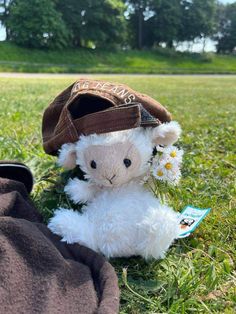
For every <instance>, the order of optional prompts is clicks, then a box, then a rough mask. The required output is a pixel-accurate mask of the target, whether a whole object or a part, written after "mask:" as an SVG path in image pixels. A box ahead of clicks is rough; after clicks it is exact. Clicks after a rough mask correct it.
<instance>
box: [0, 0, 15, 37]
mask: <svg viewBox="0 0 236 314" xmlns="http://www.w3.org/2000/svg"><path fill="white" fill-rule="evenodd" d="M11 2H12V0H0V21H1V23H2V25H3V26H4V27H5V28H6V39H8V38H9V30H8V28H7V25H6V24H7V19H8V18H9V6H10V4H11Z"/></svg>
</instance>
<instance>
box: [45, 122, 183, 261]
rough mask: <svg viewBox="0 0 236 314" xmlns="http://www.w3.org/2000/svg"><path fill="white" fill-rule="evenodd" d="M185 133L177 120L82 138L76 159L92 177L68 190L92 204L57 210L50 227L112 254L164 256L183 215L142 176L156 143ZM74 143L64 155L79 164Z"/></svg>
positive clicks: (76, 198)
mask: <svg viewBox="0 0 236 314" xmlns="http://www.w3.org/2000/svg"><path fill="white" fill-rule="evenodd" d="M179 135H180V127H179V125H178V124H177V123H175V122H171V123H169V124H165V125H161V126H159V127H156V128H153V129H148V130H144V129H142V128H137V129H132V130H126V131H119V132H114V133H109V134H102V135H96V134H94V135H89V136H83V137H81V139H80V140H79V141H78V142H77V143H76V144H74V146H73V147H74V148H73V149H74V158H76V163H77V164H78V165H80V167H81V168H82V170H83V171H84V172H85V173H86V175H87V178H88V181H80V180H78V179H77V178H75V179H73V180H70V181H69V183H68V184H67V186H66V187H65V191H66V193H67V194H68V195H69V196H70V198H71V199H72V200H73V201H74V202H75V203H86V205H84V206H83V207H82V214H81V213H79V212H76V211H73V210H70V209H62V208H61V209H58V210H56V211H55V213H54V217H53V218H52V219H51V220H50V223H49V225H48V227H49V228H50V229H51V230H52V232H54V233H56V234H58V235H60V236H61V237H62V240H63V241H66V242H68V243H75V242H79V243H81V244H83V245H85V246H87V247H89V248H91V249H93V250H95V251H97V252H101V253H103V254H104V255H106V256H107V257H121V256H125V257H128V256H132V255H141V256H143V257H144V258H150V257H153V258H163V257H164V255H165V252H166V251H167V249H168V248H169V246H170V245H171V243H172V242H173V240H174V239H175V238H177V237H178V217H177V214H176V212H175V211H173V210H172V209H171V208H169V207H168V206H165V205H162V204H160V202H159V200H158V199H157V198H155V197H154V196H153V195H152V194H151V193H150V192H149V191H148V190H147V189H146V188H145V187H144V186H143V185H142V183H141V179H142V178H143V177H144V176H145V175H146V173H147V170H148V167H149V161H150V158H151V156H152V149H153V147H154V146H155V145H156V144H158V143H160V144H168V145H169V144H172V143H173V142H175V141H176V140H177V139H178V137H179ZM159 139H161V142H160V141H159ZM165 139H166V142H165ZM71 145H73V144H71ZM71 145H70V146H68V145H67V146H65V145H64V146H63V147H62V150H61V156H62V157H63V158H61V159H60V156H59V159H60V160H62V159H64V163H65V164H66V165H68V164H73V162H72V161H71V160H69V162H68V159H67V158H70V159H71V156H73V154H72V152H73V149H72V146H71ZM67 152H68V154H66V153H67ZM127 159H129V162H128V164H127ZM125 160H126V162H125ZM92 161H94V162H95V164H96V168H94V164H93V167H92V166H91V162H92ZM74 162H75V160H74ZM127 165H128V166H127Z"/></svg>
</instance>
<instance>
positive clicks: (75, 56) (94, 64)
mask: <svg viewBox="0 0 236 314" xmlns="http://www.w3.org/2000/svg"><path fill="white" fill-rule="evenodd" d="M0 72H39V73H40V72H41V73H42V72H44V73H145V74H148V73H149V74H150V73H164V74H166V73H175V74H181V73H183V74H188V73H203V74H204V73H205V74H206V73H213V74H214V73H231V74H235V73H236V56H227V55H214V54H210V53H208V54H199V53H180V52H175V51H173V50H168V49H161V48H159V49H156V50H153V51H146V50H144V51H135V50H133V51H129V50H127V51H124V50H123V51H104V50H92V49H63V50H61V51H47V50H34V49H25V48H20V47H17V46H15V45H13V44H9V43H7V42H0Z"/></svg>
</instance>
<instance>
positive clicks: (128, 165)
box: [123, 158, 131, 168]
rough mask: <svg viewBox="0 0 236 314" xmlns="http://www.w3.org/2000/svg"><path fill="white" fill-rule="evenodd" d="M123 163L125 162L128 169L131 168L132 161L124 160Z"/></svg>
mask: <svg viewBox="0 0 236 314" xmlns="http://www.w3.org/2000/svg"><path fill="white" fill-rule="evenodd" d="M123 162H124V164H125V167H126V168H129V167H130V166H131V160H130V159H128V158H125V159H124V160H123Z"/></svg>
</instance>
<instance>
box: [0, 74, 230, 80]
mask: <svg viewBox="0 0 236 314" xmlns="http://www.w3.org/2000/svg"><path fill="white" fill-rule="evenodd" d="M81 76H82V77H104V76H106V77H113V76H114V77H115V76H116V77H117V76H120V77H122V76H124V77H126V76H133V77H144V76H145V77H147V76H148V77H187V76H191V77H211V78H215V77H219V78H221V77H222V78H224V77H236V74H106V73H100V74H88V73H73V74H69V73H68V74H67V73H58V74H55V73H1V72H0V78H39V79H45V78H63V79H65V78H78V77H81Z"/></svg>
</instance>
